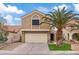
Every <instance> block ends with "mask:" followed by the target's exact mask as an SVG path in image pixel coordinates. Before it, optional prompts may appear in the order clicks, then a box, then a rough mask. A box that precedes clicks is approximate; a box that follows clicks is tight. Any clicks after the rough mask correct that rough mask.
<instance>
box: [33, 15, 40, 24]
mask: <svg viewBox="0 0 79 59" xmlns="http://www.w3.org/2000/svg"><path fill="white" fill-rule="evenodd" d="M32 25H39V17H38V16H37V15H34V16H33V17H32Z"/></svg>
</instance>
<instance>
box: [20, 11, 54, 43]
mask: <svg viewBox="0 0 79 59" xmlns="http://www.w3.org/2000/svg"><path fill="white" fill-rule="evenodd" d="M44 16H45V14H44V13H42V12H40V11H37V10H34V11H32V12H31V13H29V14H27V15H24V16H22V29H21V31H22V42H27V43H47V42H49V41H53V40H54V38H55V36H54V34H53V32H50V30H49V25H48V24H41V25H40V22H41V21H42V17H44Z"/></svg>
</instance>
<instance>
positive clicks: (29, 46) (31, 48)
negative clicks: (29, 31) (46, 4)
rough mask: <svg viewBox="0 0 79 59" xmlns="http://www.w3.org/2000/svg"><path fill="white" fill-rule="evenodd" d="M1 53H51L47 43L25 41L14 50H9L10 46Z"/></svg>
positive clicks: (0, 52)
mask: <svg viewBox="0 0 79 59" xmlns="http://www.w3.org/2000/svg"><path fill="white" fill-rule="evenodd" d="M10 48H11V47H10ZM10 48H9V49H10ZM0 54H10V55H11V54H21V55H24V54H25V55H29V54H30V55H39V54H40V55H41V54H44V55H46V54H49V49H48V44H47V43H24V44H21V45H19V46H17V47H16V48H14V49H12V50H8V48H7V50H2V51H0Z"/></svg>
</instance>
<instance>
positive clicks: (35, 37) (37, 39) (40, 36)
mask: <svg viewBox="0 0 79 59" xmlns="http://www.w3.org/2000/svg"><path fill="white" fill-rule="evenodd" d="M25 41H26V42H31V43H47V33H26V34H25Z"/></svg>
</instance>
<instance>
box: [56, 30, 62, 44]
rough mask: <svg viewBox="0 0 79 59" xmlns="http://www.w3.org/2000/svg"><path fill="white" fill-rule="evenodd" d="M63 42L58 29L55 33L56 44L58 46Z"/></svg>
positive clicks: (60, 31)
mask: <svg viewBox="0 0 79 59" xmlns="http://www.w3.org/2000/svg"><path fill="white" fill-rule="evenodd" d="M62 42H63V40H62V30H61V29H58V30H57V32H56V44H57V45H60V44H61V43H62Z"/></svg>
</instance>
